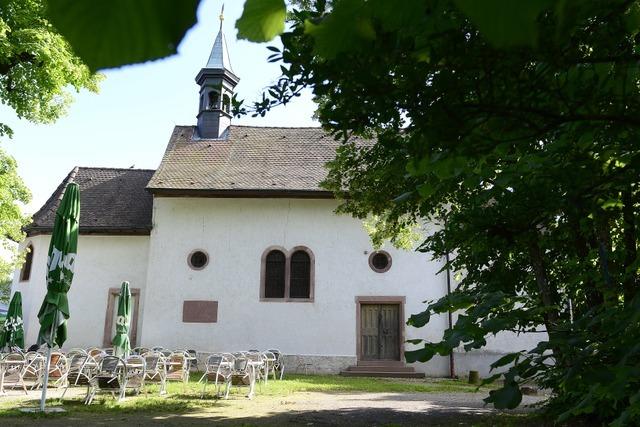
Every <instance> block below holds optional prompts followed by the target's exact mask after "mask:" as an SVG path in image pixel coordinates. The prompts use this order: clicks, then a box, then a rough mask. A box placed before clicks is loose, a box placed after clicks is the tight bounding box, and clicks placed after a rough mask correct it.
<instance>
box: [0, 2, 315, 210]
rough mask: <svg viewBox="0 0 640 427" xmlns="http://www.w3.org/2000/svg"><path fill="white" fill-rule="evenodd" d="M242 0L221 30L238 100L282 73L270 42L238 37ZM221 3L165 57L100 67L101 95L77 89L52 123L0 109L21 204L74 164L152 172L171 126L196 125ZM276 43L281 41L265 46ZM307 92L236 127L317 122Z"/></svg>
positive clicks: (47, 190)
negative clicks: (24, 191)
mask: <svg viewBox="0 0 640 427" xmlns="http://www.w3.org/2000/svg"><path fill="white" fill-rule="evenodd" d="M243 3H244V2H241V1H237V0H236V1H227V3H226V5H225V20H224V32H225V35H226V38H227V45H228V47H229V51H230V56H231V63H232V65H233V69H234V71H235V73H236V74H237V75H238V76H239V77H240V83H239V84H238V86H237V87H236V93H238V96H239V98H241V99H243V98H244V99H245V101H247V102H250V101H252V100H254V99H258V97H259V96H260V95H261V93H262V89H263V88H264V87H266V86H268V85H269V84H270V83H271V82H273V81H274V80H275V79H276V78H277V77H278V75H279V66H278V65H277V64H269V63H267V60H266V58H267V56H268V55H269V51H268V50H267V49H266V46H268V45H269V44H255V43H249V42H246V41H240V40H237V39H236V29H235V21H236V20H237V19H238V18H239V17H240V15H241V13H242V6H243ZM221 6H222V0H204V1H202V2H201V5H200V8H199V10H198V23H197V24H196V25H195V26H194V27H193V28H192V29H191V30H190V31H189V32H188V33H187V35H186V36H185V38H184V39H183V40H182V43H181V44H180V46H179V49H178V54H177V55H175V56H172V57H170V58H168V59H164V60H159V61H154V62H149V63H146V64H141V65H134V66H128V67H123V68H120V69H116V70H108V71H105V72H104V74H105V75H106V79H105V80H104V81H103V82H102V84H101V87H100V93H98V94H93V93H89V92H81V93H79V94H75V101H74V103H73V104H72V106H71V108H70V109H69V113H68V114H67V116H65V117H63V118H61V119H60V120H58V121H57V122H56V123H54V124H52V125H35V124H33V123H29V122H27V121H24V120H18V118H17V117H16V116H15V114H14V113H13V111H12V110H10V109H9V108H7V107H6V106H0V117H2V119H1V120H0V121H2V122H4V123H7V124H8V125H9V126H11V127H12V128H13V130H14V132H15V135H14V137H13V139H11V140H8V139H6V138H5V139H4V140H3V141H2V145H1V146H2V148H3V149H4V150H6V151H7V152H8V153H9V154H11V155H12V156H14V157H15V158H16V160H17V161H18V169H19V172H20V175H21V176H22V178H23V179H24V181H25V182H26V184H27V186H28V187H29V188H30V189H31V191H32V193H33V200H32V202H31V203H30V204H29V205H28V206H26V209H25V210H26V211H27V212H28V213H33V212H34V211H36V210H37V209H39V207H40V206H41V205H42V204H43V203H44V201H46V199H47V198H48V197H49V196H50V195H51V193H52V192H53V191H54V190H55V188H56V187H57V186H58V184H59V183H60V181H61V180H62V179H63V178H64V177H65V176H66V175H67V174H68V173H69V171H70V170H71V169H72V168H73V167H74V166H104V167H122V168H128V167H130V166H131V165H135V167H136V168H145V169H155V168H156V167H157V166H158V164H159V162H160V159H161V158H162V154H163V153H164V149H165V147H166V145H167V142H168V140H169V136H170V135H171V131H172V129H173V127H174V126H175V125H190V124H195V120H196V118H195V116H196V113H197V105H198V89H199V88H198V86H197V85H196V83H195V81H194V78H195V76H196V74H197V73H198V71H199V70H200V68H201V67H203V66H204V64H205V63H206V61H207V58H208V57H209V53H210V50H211V47H212V45H213V41H214V39H215V36H216V34H217V32H218V28H219V25H220V24H219V20H218V16H219V15H220V7H221ZM270 44H274V45H277V44H278V42H277V41H276V42H274V43H270ZM314 111H315V105H314V103H313V101H312V100H311V96H310V93H305V94H304V95H303V96H301V97H300V98H298V99H296V100H295V101H294V102H292V103H291V104H289V105H288V106H286V107H279V108H278V109H276V110H274V111H272V112H271V113H269V114H267V116H266V117H264V118H260V117H258V118H251V117H243V118H241V119H234V122H233V123H235V124H250V125H256V126H316V125H317V123H316V122H315V121H314V120H313V118H312V115H313V113H314Z"/></svg>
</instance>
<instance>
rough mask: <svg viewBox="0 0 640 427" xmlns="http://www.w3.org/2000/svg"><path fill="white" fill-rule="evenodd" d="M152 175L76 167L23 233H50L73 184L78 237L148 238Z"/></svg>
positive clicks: (151, 201) (148, 171) (145, 171)
mask: <svg viewBox="0 0 640 427" xmlns="http://www.w3.org/2000/svg"><path fill="white" fill-rule="evenodd" d="M153 173H154V171H153V170H147V169H116V168H86V167H76V168H74V169H73V170H72V171H71V172H70V173H69V175H67V177H66V178H65V179H64V180H63V181H62V183H60V185H59V186H58V188H56V190H55V191H54V192H53V194H52V195H51V197H50V198H49V200H47V201H46V202H45V204H44V205H43V206H42V207H41V208H40V210H38V212H36V213H35V214H34V215H33V221H32V223H31V224H29V225H28V226H27V227H25V232H26V233H27V235H29V236H34V235H38V234H49V233H51V231H52V230H53V223H54V220H55V215H56V210H57V209H58V206H59V205H60V201H61V200H62V196H63V195H64V191H65V189H66V188H67V185H69V183H71V182H74V183H76V184H78V185H79V187H80V233H81V234H105V235H148V234H150V232H151V228H152V223H151V214H152V209H153V196H152V195H151V194H150V193H149V192H148V191H147V190H146V186H147V184H148V183H149V180H150V179H151V176H152V175H153Z"/></svg>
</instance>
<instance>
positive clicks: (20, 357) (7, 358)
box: [2, 352, 25, 362]
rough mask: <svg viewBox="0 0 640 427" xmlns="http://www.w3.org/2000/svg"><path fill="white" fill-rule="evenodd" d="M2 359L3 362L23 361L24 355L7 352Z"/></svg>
mask: <svg viewBox="0 0 640 427" xmlns="http://www.w3.org/2000/svg"><path fill="white" fill-rule="evenodd" d="M2 360H3V361H4V362H23V361H24V360H25V355H24V354H22V353H17V352H12V353H9V354H7V355H6V356H5V357H4V359H2Z"/></svg>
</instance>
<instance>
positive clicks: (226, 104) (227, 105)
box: [222, 95, 231, 114]
mask: <svg viewBox="0 0 640 427" xmlns="http://www.w3.org/2000/svg"><path fill="white" fill-rule="evenodd" d="M222 109H223V110H224V112H225V113H229V114H231V98H229V95H225V96H223V97H222Z"/></svg>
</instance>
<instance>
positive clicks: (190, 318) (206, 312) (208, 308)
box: [182, 301, 218, 323]
mask: <svg viewBox="0 0 640 427" xmlns="http://www.w3.org/2000/svg"><path fill="white" fill-rule="evenodd" d="M182 321H183V322H185V323H216V322H217V321H218V301H184V302H183V304H182Z"/></svg>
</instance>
